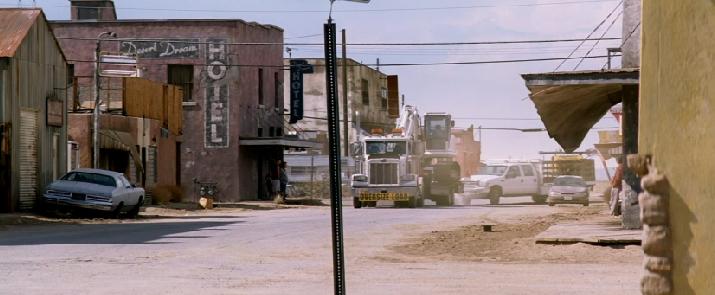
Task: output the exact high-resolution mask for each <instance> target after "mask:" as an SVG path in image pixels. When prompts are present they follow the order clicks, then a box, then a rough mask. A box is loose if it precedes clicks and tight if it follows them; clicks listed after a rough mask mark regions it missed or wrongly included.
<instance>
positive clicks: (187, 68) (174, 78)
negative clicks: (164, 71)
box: [168, 65, 194, 101]
mask: <svg viewBox="0 0 715 295" xmlns="http://www.w3.org/2000/svg"><path fill="white" fill-rule="evenodd" d="M168 72H169V79H168V80H169V84H171V85H176V86H179V87H181V88H182V90H183V92H184V101H193V97H192V95H191V94H192V92H193V90H194V66H192V65H169V69H168Z"/></svg>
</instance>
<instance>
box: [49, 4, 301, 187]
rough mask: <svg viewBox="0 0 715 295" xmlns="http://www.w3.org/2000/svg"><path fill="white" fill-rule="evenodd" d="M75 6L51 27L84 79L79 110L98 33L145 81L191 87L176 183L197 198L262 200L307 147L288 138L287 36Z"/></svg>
mask: <svg viewBox="0 0 715 295" xmlns="http://www.w3.org/2000/svg"><path fill="white" fill-rule="evenodd" d="M70 2H71V3H72V9H71V10H72V19H71V20H69V21H54V22H52V27H53V30H54V32H55V34H56V35H57V37H58V39H59V40H60V44H61V46H62V48H63V49H64V51H65V52H66V53H67V56H68V60H69V63H70V64H72V65H73V71H74V76H75V77H76V78H77V79H78V82H77V84H78V89H79V91H77V93H76V95H75V100H76V103H79V104H80V105H81V104H82V103H83V102H85V101H87V100H89V99H91V96H90V94H91V91H90V90H91V88H92V86H91V85H92V83H94V80H93V79H91V78H88V77H91V76H92V74H93V71H94V62H93V61H94V54H95V47H96V45H95V44H96V39H97V38H98V35H99V34H101V33H102V32H114V33H116V35H117V39H103V40H102V43H101V50H102V51H111V52H119V53H121V54H129V55H134V56H136V57H137V59H138V67H139V69H140V70H141V76H142V77H143V78H146V79H150V80H153V81H157V82H162V83H169V84H174V85H179V86H182V87H183V92H184V102H183V122H184V124H183V134H182V135H181V136H180V137H179V138H177V140H178V143H177V150H178V151H179V152H178V153H177V154H176V159H175V160H176V161H177V162H179V163H180V173H178V175H177V177H176V183H177V185H180V186H181V187H182V188H183V191H184V193H185V194H186V195H188V196H189V200H196V199H197V190H196V182H197V181H198V182H216V183H217V184H218V189H219V200H221V201H237V200H243V199H254V198H256V197H258V196H260V194H262V193H263V190H264V189H263V188H264V187H263V184H262V175H264V174H265V173H267V171H268V169H269V167H270V165H271V163H275V160H276V159H281V158H282V157H283V149H284V148H285V147H287V146H294V145H299V144H297V143H294V142H287V141H285V140H284V139H283V123H284V121H283V115H282V113H283V90H282V89H283V56H282V54H283V52H282V49H283V46H282V42H283V30H282V29H281V28H278V27H275V26H271V25H261V24H257V23H252V22H245V21H242V20H237V19H226V20H219V19H210V20H209V19H206V20H201V19H190V20H189V19H186V20H181V19H179V20H117V19H116V13H114V12H113V10H114V5H113V3H112V1H108V0H104V1H91V5H90V4H87V3H90V2H86V1H79V0H71V1H70ZM93 10H96V11H93ZM107 10H111V11H112V12H111V13H108V12H107ZM238 43H244V44H238ZM245 43H270V45H245ZM103 87H107V88H111V85H105V86H103ZM103 95H107V94H106V93H105V94H103Z"/></svg>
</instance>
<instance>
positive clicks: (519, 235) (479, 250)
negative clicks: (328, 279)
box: [388, 207, 642, 263]
mask: <svg viewBox="0 0 715 295" xmlns="http://www.w3.org/2000/svg"><path fill="white" fill-rule="evenodd" d="M559 209H562V208H559ZM603 209H604V208H601V207H589V208H579V207H564V208H563V210H562V211H561V212H559V213H555V214H550V215H548V216H542V217H525V218H519V219H516V220H513V221H509V222H502V223H490V224H494V226H493V231H492V232H485V231H484V230H483V229H482V226H481V224H474V225H468V226H462V227H459V228H456V229H453V230H446V231H432V232H430V233H427V234H425V235H422V236H419V237H413V238H410V239H407V240H405V241H404V242H403V243H400V244H398V245H394V246H390V247H388V249H389V250H390V251H391V252H392V253H393V254H396V255H397V257H400V258H406V259H418V260H423V259H426V260H445V259H447V260H459V261H464V260H468V261H485V262H520V263H521V262H548V263H631V262H632V263H638V262H639V261H641V260H642V251H641V248H640V246H633V245H628V246H608V247H606V246H594V245H588V244H582V243H579V244H569V245H545V244H536V243H535V237H536V235H538V234H539V233H541V232H543V231H544V230H546V229H547V228H549V226H551V225H553V224H556V223H559V222H564V221H574V220H580V219H584V218H591V217H597V216H598V214H601V213H600V212H601V210H603ZM389 259H390V260H392V259H394V257H393V258H389Z"/></svg>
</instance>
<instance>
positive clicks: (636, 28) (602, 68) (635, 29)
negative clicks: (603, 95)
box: [601, 22, 641, 70]
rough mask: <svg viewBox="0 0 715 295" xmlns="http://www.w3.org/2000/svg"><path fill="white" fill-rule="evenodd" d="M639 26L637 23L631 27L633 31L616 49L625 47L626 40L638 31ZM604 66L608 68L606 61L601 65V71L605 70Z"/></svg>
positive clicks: (639, 23)
mask: <svg viewBox="0 0 715 295" xmlns="http://www.w3.org/2000/svg"><path fill="white" fill-rule="evenodd" d="M640 26H641V22H638V24H636V26H635V27H633V30H631V31H630V33H628V36H626V38H625V39H623V42H621V45H619V46H618V47H619V48H621V47H623V45H625V44H626V42H628V39H630V38H631V36H633V33H635V32H636V31H637V30H638V28H640ZM606 66H608V61H606V63H604V64H603V67H601V70H604V69H606Z"/></svg>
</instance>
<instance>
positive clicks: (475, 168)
mask: <svg viewBox="0 0 715 295" xmlns="http://www.w3.org/2000/svg"><path fill="white" fill-rule="evenodd" d="M452 145H453V148H454V152H455V154H457V163H459V168H460V170H461V171H460V173H461V176H462V177H469V176H472V175H474V174H477V172H479V165H480V160H481V156H482V143H481V142H479V141H477V140H474V127H469V128H465V129H459V128H453V129H452Z"/></svg>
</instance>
